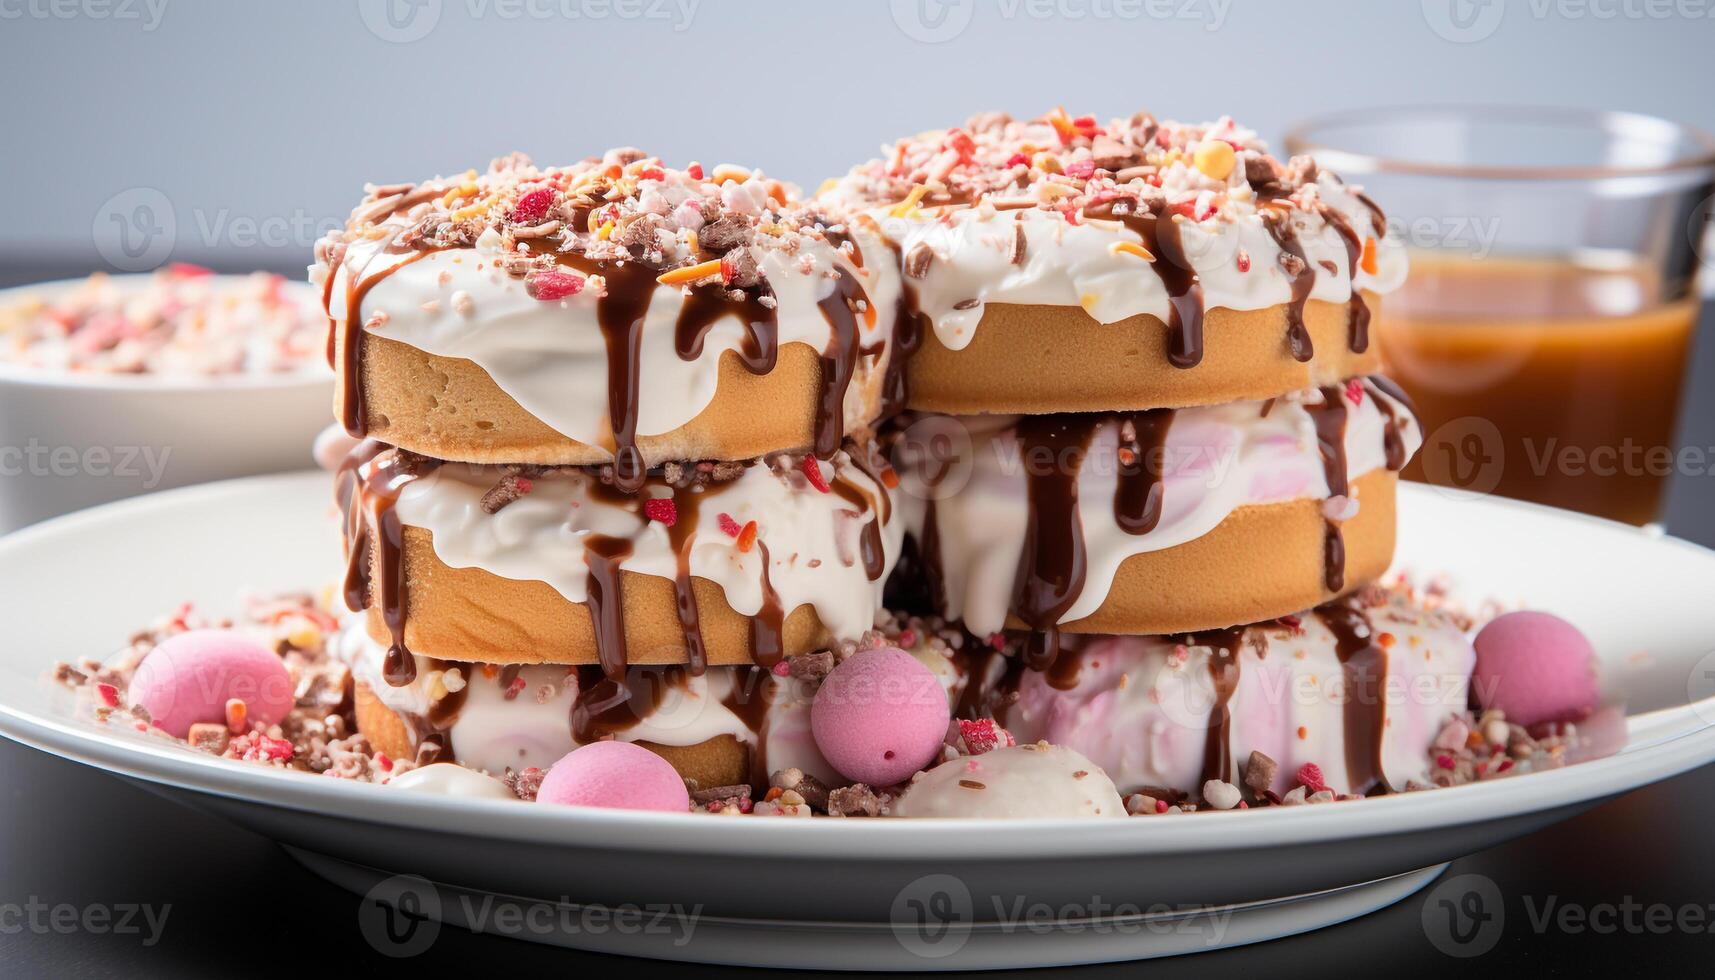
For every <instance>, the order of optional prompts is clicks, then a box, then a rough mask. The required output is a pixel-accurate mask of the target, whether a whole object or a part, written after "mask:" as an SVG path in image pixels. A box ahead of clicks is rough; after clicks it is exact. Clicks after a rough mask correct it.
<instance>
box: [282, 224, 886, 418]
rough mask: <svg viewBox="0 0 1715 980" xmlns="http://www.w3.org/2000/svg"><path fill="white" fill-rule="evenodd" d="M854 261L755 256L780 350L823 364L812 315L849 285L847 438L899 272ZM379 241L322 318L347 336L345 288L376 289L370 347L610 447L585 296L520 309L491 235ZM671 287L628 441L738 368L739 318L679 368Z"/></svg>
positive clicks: (816, 248)
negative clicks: (853, 308)
mask: <svg viewBox="0 0 1715 980" xmlns="http://www.w3.org/2000/svg"><path fill="white" fill-rule="evenodd" d="M851 240H852V244H853V247H854V248H855V249H856V250H857V251H856V254H855V256H854V257H852V258H848V257H846V255H845V254H844V253H841V252H839V251H838V250H836V249H835V248H834V247H833V246H832V245H830V244H828V243H827V242H823V241H811V240H808V239H806V241H805V242H804V244H803V245H802V246H801V247H800V248H798V249H797V251H796V252H795V253H793V254H786V253H784V252H781V251H779V250H776V249H755V250H754V252H755V254H756V255H757V258H758V261H759V265H760V268H761V272H762V275H763V277H764V278H765V279H766V281H767V283H768V285H769V287H770V288H771V289H772V291H773V298H774V302H775V304H776V306H775V314H776V319H777V323H778V331H777V332H778V343H779V345H781V346H784V345H786V344H790V343H803V344H808V345H809V346H811V347H813V348H814V349H816V350H817V351H819V352H824V353H827V352H828V351H829V347H830V345H831V344H832V343H833V341H834V335H833V332H832V328H831V327H830V325H829V322H828V318H827V316H826V315H825V314H824V313H823V311H822V309H821V307H819V306H818V303H820V302H822V301H823V300H826V299H828V298H829V297H830V296H832V295H833V293H834V291H835V284H834V283H835V280H834V278H832V277H833V276H834V275H847V276H855V277H856V279H857V282H858V285H860V286H861V287H862V291H863V293H864V295H865V296H866V298H867V306H868V309H869V311H870V315H865V316H860V317H858V320H857V326H858V342H857V347H858V348H859V349H860V350H861V351H864V352H865V353H864V354H863V355H860V356H859V363H858V369H857V375H856V378H855V379H854V381H853V383H852V384H851V385H850V386H849V387H848V388H847V389H846V392H845V398H846V419H847V421H848V426H849V427H856V426H858V425H861V424H864V423H866V422H867V421H868V419H867V418H866V417H865V409H864V406H865V399H866V393H865V388H866V385H865V384H864V375H865V372H866V370H868V371H872V372H873V371H879V370H881V369H882V368H884V367H885V364H886V361H887V358H888V357H889V355H890V351H891V344H892V337H893V320H894V311H895V309H896V307H897V305H898V300H899V294H900V284H899V269H898V264H897V262H895V261H894V259H893V256H892V253H891V252H890V251H889V250H888V249H887V247H886V246H885V245H884V244H883V243H881V242H880V241H879V240H878V239H876V238H875V237H874V236H871V235H862V234H859V235H853V236H852V238H851ZM389 241H390V239H389V238H386V237H383V238H376V239H363V240H358V241H355V242H353V243H351V245H350V246H349V248H348V249H347V251H346V254H345V258H344V261H342V262H341V263H340V264H339V265H338V266H337V267H336V268H334V269H333V270H332V272H331V273H329V272H328V271H327V270H326V269H320V268H318V269H312V276H316V275H322V276H326V275H330V274H331V275H332V276H333V282H332V283H331V285H330V287H329V292H328V294H327V295H328V297H329V303H328V306H329V309H328V315H329V317H331V318H332V319H333V320H335V321H339V322H344V320H345V319H346V317H347V313H348V311H347V302H346V296H347V290H348V289H349V287H350V285H351V283H352V282H353V281H354V280H355V281H356V282H359V283H363V282H370V281H373V285H372V286H370V287H369V289H368V291H367V292H366V293H364V294H363V295H362V298H361V300H360V301H359V308H358V310H357V313H356V315H357V318H358V321H359V322H360V323H362V324H363V325H364V329H365V330H368V331H369V332H370V333H373V334H374V335H376V336H378V337H385V338H387V339H389V340H395V341H399V342H400V343H404V344H408V345H410V346H412V347H415V348H417V349H419V350H423V351H427V352H428V353H430V354H437V355H440V356H443V357H456V358H463V359H466V360H469V361H472V362H474V363H476V364H477V365H478V366H479V367H481V368H482V369H483V370H484V371H486V372H488V375H489V376H490V377H491V378H492V379H493V380H494V383H495V384H496V385H497V386H499V387H500V389H501V390H502V391H504V392H506V393H507V394H508V395H510V396H511V397H512V398H513V399H514V400H515V401H517V402H518V404H519V405H521V406H522V407H523V408H524V409H525V410H526V411H528V412H530V413H531V414H532V415H534V416H535V417H536V418H538V419H540V420H542V421H543V422H544V423H546V424H547V425H548V426H549V427H551V428H553V429H554V430H555V431H557V432H559V433H561V434H562V435H565V436H566V437H568V438H571V439H575V440H577V441H579V442H582V443H585V444H587V445H590V446H596V447H604V448H605V447H610V446H612V444H613V435H612V425H611V420H610V418H609V405H610V401H609V392H608V388H609V377H610V372H609V359H610V352H609V351H608V345H607V338H606V335H605V334H604V332H603V330H602V328H601V325H600V323H599V322H598V320H597V304H598V299H597V297H596V296H595V295H594V293H595V290H594V288H593V287H592V288H590V289H586V290H584V291H582V292H579V293H577V294H575V295H572V296H569V297H566V298H564V299H560V300H552V301H546V302H544V301H541V300H537V299H533V298H531V296H530V295H529V293H528V292H527V290H526V287H525V283H524V281H523V280H522V279H516V278H513V277H512V276H510V275H508V274H507V273H506V272H504V271H503V270H502V269H501V267H500V266H499V265H498V264H497V262H496V259H497V258H498V257H500V256H499V252H498V243H499V236H498V235H497V234H494V233H493V232H492V231H491V232H489V233H487V234H485V235H484V236H483V237H482V238H481V239H479V240H478V242H477V246H476V247H475V248H457V249H447V250H444V251H438V252H429V253H427V254H422V253H416V252H406V253H393V252H389V251H387V246H388V243H389ZM686 297H687V292H686V290H685V289H683V288H681V287H679V286H659V287H657V288H656V289H655V290H654V291H653V293H652V295H651V296H650V297H649V300H648V310H647V313H646V314H645V317H644V322H643V328H642V330H641V331H640V334H641V336H640V340H639V341H638V344H639V346H638V353H637V358H638V383H637V390H638V391H639V392H641V393H642V397H641V398H640V399H639V404H638V406H637V433H638V434H639V435H659V434H661V433H664V432H669V431H672V430H673V429H677V428H679V427H680V426H683V425H684V424H686V423H687V422H689V421H691V420H692V419H693V418H695V417H696V416H697V415H698V414H699V413H701V412H702V411H703V410H704V409H705V408H707V407H708V405H709V403H710V401H712V400H713V398H714V395H715V387H716V384H717V382H718V380H719V377H720V371H719V364H720V359H721V356H722V355H723V354H724V353H725V352H727V351H729V350H730V351H736V352H738V353H739V354H740V355H741V356H743V355H744V353H745V351H746V349H747V346H748V344H749V336H750V333H749V331H748V329H747V327H746V325H745V324H744V322H743V321H741V319H740V314H741V312H742V310H743V306H742V305H741V304H736V303H735V304H732V308H731V312H729V313H725V314H723V315H722V316H720V317H719V318H718V319H717V320H715V321H714V323H713V324H712V325H711V326H709V327H708V329H707V332H706V334H705V335H704V338H703V342H702V348H701V351H700V352H698V353H697V355H696V356H694V357H692V358H690V359H686V358H683V357H681V356H680V355H679V352H678V348H677V341H676V335H677V330H676V324H677V323H678V320H679V317H680V314H681V313H682V312H683V311H684V308H685V305H686Z"/></svg>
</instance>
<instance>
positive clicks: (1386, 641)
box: [1376, 633, 1399, 650]
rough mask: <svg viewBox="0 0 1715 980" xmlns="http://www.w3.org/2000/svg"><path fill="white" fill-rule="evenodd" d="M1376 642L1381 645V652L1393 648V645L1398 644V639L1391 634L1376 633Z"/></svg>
mask: <svg viewBox="0 0 1715 980" xmlns="http://www.w3.org/2000/svg"><path fill="white" fill-rule="evenodd" d="M1376 642H1377V643H1379V644H1381V647H1382V649H1383V650H1389V649H1392V648H1393V645H1394V644H1395V643H1398V642H1399V637H1397V636H1394V635H1393V634H1392V633H1377V634H1376Z"/></svg>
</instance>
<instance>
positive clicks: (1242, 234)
mask: <svg viewBox="0 0 1715 980" xmlns="http://www.w3.org/2000/svg"><path fill="white" fill-rule="evenodd" d="M1232 179H1233V180H1234V181H1235V183H1234V185H1233V186H1232V188H1231V189H1230V190H1229V199H1228V204H1227V208H1226V210H1225V211H1224V212H1223V213H1222V215H1221V216H1220V217H1218V218H1217V219H1215V220H1210V221H1202V222H1193V221H1185V220H1181V221H1180V227H1181V228H1182V230H1183V234H1182V238H1183V242H1184V247H1185V253H1186V258H1187V259H1188V260H1189V261H1190V263H1191V266H1192V268H1193V269H1194V270H1195V271H1196V273H1197V278H1198V280H1199V281H1200V282H1201V284H1202V287H1203V305H1204V307H1205V308H1206V309H1214V308H1216V307H1225V308H1227V309H1232V310H1259V309H1265V308H1267V307H1271V306H1276V305H1280V304H1283V303H1286V302H1287V301H1288V300H1290V299H1291V298H1292V285H1291V278H1290V277H1289V276H1288V275H1287V274H1286V272H1285V271H1284V270H1282V269H1281V267H1280V255H1281V249H1280V246H1279V244H1277V243H1276V242H1275V240H1274V237H1273V235H1271V234H1270V233H1269V231H1268V229H1267V228H1266V227H1265V226H1264V223H1263V219H1262V211H1261V210H1259V209H1258V208H1257V207H1256V206H1255V202H1254V200H1253V199H1251V198H1250V196H1249V195H1250V192H1249V190H1248V187H1245V186H1243V180H1242V168H1241V170H1240V171H1238V172H1235V176H1234V177H1233V178H1232ZM1315 188H1316V194H1317V195H1318V196H1319V197H1320V199H1321V200H1322V202H1323V203H1325V204H1326V205H1327V206H1329V207H1330V208H1332V209H1333V210H1334V211H1337V212H1339V213H1340V214H1341V215H1342V216H1343V217H1344V218H1345V219H1346V220H1347V221H1348V222H1350V224H1351V226H1352V228H1353V229H1354V231H1355V232H1356V234H1357V235H1358V236H1359V238H1360V240H1361V239H1363V238H1365V237H1376V238H1377V241H1376V271H1375V273H1374V274H1371V273H1369V272H1365V271H1364V270H1363V269H1362V268H1361V267H1360V268H1357V269H1353V268H1351V264H1350V262H1349V260H1348V257H1347V250H1346V244H1345V241H1344V239H1342V238H1341V237H1340V235H1339V234H1338V233H1337V232H1336V231H1335V230H1334V228H1333V226H1332V225H1331V224H1330V223H1329V222H1328V221H1326V220H1325V219H1324V218H1322V217H1321V216H1320V215H1317V214H1314V213H1309V212H1305V211H1303V210H1296V209H1295V210H1292V211H1291V212H1289V213H1290V216H1291V222H1292V225H1293V227H1294V228H1295V229H1297V231H1298V237H1299V242H1300V244H1301V246H1302V248H1303V249H1304V253H1305V255H1306V256H1307V257H1308V259H1309V261H1310V267H1311V268H1312V269H1313V270H1314V271H1315V273H1316V280H1315V283H1314V285H1313V288H1312V289H1311V292H1310V298H1311V299H1318V300H1326V301H1328V302H1334V303H1344V302H1345V301H1346V300H1347V299H1349V298H1350V297H1351V294H1352V289H1353V288H1354V287H1355V288H1357V289H1359V290H1366V289H1367V290H1370V291H1372V292H1376V293H1387V292H1391V291H1393V290H1395V289H1397V288H1399V286H1400V285H1401V284H1402V283H1404V281H1405V276H1406V269H1407V265H1408V261H1407V258H1406V250H1405V247H1404V246H1403V245H1402V244H1401V243H1400V242H1398V241H1395V240H1392V239H1390V238H1388V237H1386V236H1376V235H1375V232H1374V229H1373V228H1372V223H1371V217H1370V212H1369V210H1368V209H1367V208H1365V207H1364V205H1363V204H1362V202H1360V201H1359V200H1358V199H1357V196H1356V195H1355V194H1354V192H1353V190H1352V189H1351V188H1349V187H1347V186H1346V185H1345V184H1342V183H1340V182H1339V180H1338V179H1337V178H1334V177H1332V176H1330V175H1328V174H1323V175H1322V176H1321V177H1320V178H1319V179H1318V181H1317V183H1316V185H1315ZM833 197H834V199H835V200H840V199H841V193H840V192H839V191H838V190H836V191H835V192H834V195H833ZM848 199H849V198H848ZM889 211H890V209H888V208H877V209H871V210H869V211H868V212H867V213H868V214H869V215H870V216H871V217H872V218H874V219H875V220H876V222H877V224H879V226H880V227H881V229H882V231H883V233H884V234H885V235H886V236H887V238H888V239H889V240H890V241H892V242H895V243H896V244H897V245H898V247H899V249H900V252H901V254H905V255H909V254H910V253H911V252H912V250H914V249H916V248H917V247H918V246H919V245H922V246H926V247H927V248H928V249H929V250H930V252H931V253H932V254H933V255H934V260H933V261H932V262H931V263H930V264H929V267H928V271H927V274H926V275H925V276H924V277H923V278H921V279H914V280H912V285H913V286H914V287H915V288H916V290H917V303H918V308H919V310H920V311H921V312H922V313H923V314H924V315H925V316H927V317H928V318H929V320H930V322H931V324H932V325H933V329H934V331H935V336H936V338H937V339H938V340H939V341H940V342H941V344H942V345H943V346H945V347H947V348H948V349H950V350H962V349H964V348H965V347H966V346H967V345H968V344H970V342H971V338H972V337H973V336H975V333H976V329H977V324H978V322H979V321H980V320H981V319H982V316H983V311H984V308H985V306H986V304H988V303H1010V304H1022V305H1033V306H1081V307H1083V309H1084V311H1085V312H1086V313H1088V314H1089V315H1090V316H1091V317H1093V318H1094V319H1095V320H1097V321H1098V322H1100V323H1114V322H1117V321H1119V320H1124V319H1126V318H1128V317H1133V316H1138V315H1140V314H1149V315H1152V316H1155V317H1157V318H1159V319H1161V320H1162V321H1164V322H1165V321H1167V319H1168V317H1169V315H1170V306H1169V302H1168V295H1167V288H1166V286H1165V285H1164V284H1163V283H1162V281H1161V277H1160V276H1158V275H1156V273H1155V271H1154V270H1153V269H1151V268H1150V263H1148V262H1146V261H1144V260H1143V259H1142V258H1140V257H1138V256H1137V255H1135V254H1132V253H1128V252H1123V251H1122V252H1116V251H1114V249H1113V246H1114V245H1115V244H1116V243H1118V242H1131V243H1134V244H1135V243H1140V242H1141V239H1140V238H1139V237H1138V235H1137V233H1136V232H1134V231H1132V230H1131V229H1129V228H1126V227H1125V226H1124V225H1123V224H1121V223H1120V222H1118V221H1108V220H1081V221H1080V222H1079V223H1078V224H1076V225H1073V224H1069V223H1068V222H1067V221H1066V220H1065V219H1064V218H1062V217H1061V216H1060V215H1059V213H1058V212H1052V211H1045V210H1041V209H1037V208H1027V209H1020V210H1008V211H997V210H996V209H995V208H994V207H993V206H992V205H989V204H986V203H985V204H981V205H978V206H976V207H974V208H968V209H962V210H954V211H950V212H948V213H947V214H946V215H945V216H944V217H943V216H938V215H937V214H936V213H935V212H934V211H932V210H931V211H924V212H919V214H918V216H913V217H898V218H896V217H892V216H891V215H890V213H889ZM1164 220H1167V219H1164ZM1017 227H1022V228H1023V229H1024V236H1025V242H1026V245H1025V252H1024V260H1023V262H1021V263H1019V264H1016V265H1015V264H1013V262H1012V254H1013V247H1014V245H1013V239H1014V236H1015V234H1016V231H1015V228H1017ZM1241 252H1242V254H1243V256H1244V257H1245V258H1246V259H1248V262H1246V261H1241V260H1240V256H1241ZM1323 262H1330V263H1333V266H1334V268H1335V269H1336V270H1338V271H1336V272H1332V273H1331V272H1329V271H1328V269H1327V268H1326V267H1325V266H1323V264H1322V263H1323ZM973 300H974V301H975V303H974V304H973V303H972V302H971V301H973Z"/></svg>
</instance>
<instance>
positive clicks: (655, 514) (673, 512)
mask: <svg viewBox="0 0 1715 980" xmlns="http://www.w3.org/2000/svg"><path fill="white" fill-rule="evenodd" d="M643 516H644V517H647V518H649V519H650V520H652V521H655V522H657V523H660V524H665V525H666V526H668V527H672V526H673V525H674V524H676V523H678V521H679V508H678V506H677V505H675V504H674V503H673V501H672V498H670V497H651V498H649V499H648V500H645V501H644V502H643Z"/></svg>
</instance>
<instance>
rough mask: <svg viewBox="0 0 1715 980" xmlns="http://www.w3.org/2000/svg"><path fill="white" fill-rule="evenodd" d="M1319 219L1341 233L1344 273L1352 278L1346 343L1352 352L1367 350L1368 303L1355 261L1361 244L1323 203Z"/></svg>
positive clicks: (1360, 258)
mask: <svg viewBox="0 0 1715 980" xmlns="http://www.w3.org/2000/svg"><path fill="white" fill-rule="evenodd" d="M1319 210H1320V212H1321V214H1322V219H1323V220H1324V221H1326V222H1328V226H1329V227H1330V228H1333V229H1334V232H1335V234H1338V235H1339V236H1340V241H1341V242H1342V243H1344V244H1345V246H1346V272H1347V274H1348V278H1349V280H1350V281H1351V286H1352V295H1351V298H1349V299H1347V300H1346V346H1347V348H1348V349H1349V350H1351V352H1352V353H1354V354H1362V353H1363V352H1364V351H1367V350H1369V349H1370V305H1369V304H1368V303H1366V302H1364V294H1363V293H1362V292H1360V291H1359V290H1358V283H1357V277H1358V263H1359V262H1361V261H1363V257H1364V243H1363V240H1362V239H1360V238H1359V237H1358V233H1357V232H1356V231H1354V230H1353V228H1352V223H1351V222H1350V221H1347V220H1346V216H1345V215H1343V214H1341V213H1340V212H1338V211H1336V210H1334V209H1333V208H1331V207H1329V206H1327V205H1326V204H1324V205H1322V206H1321V207H1320V209H1319Z"/></svg>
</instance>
